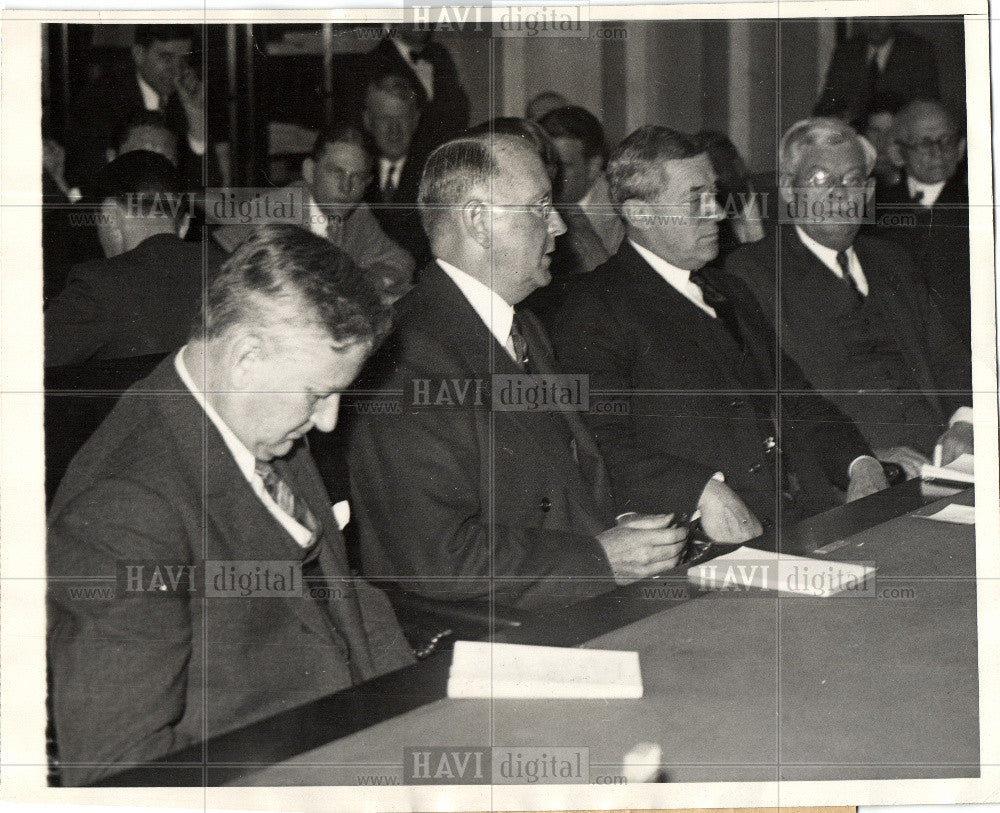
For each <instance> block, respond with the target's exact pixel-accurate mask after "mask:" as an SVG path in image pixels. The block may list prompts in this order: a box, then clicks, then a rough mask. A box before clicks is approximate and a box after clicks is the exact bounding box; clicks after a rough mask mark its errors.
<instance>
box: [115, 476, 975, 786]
mask: <svg viewBox="0 0 1000 813" xmlns="http://www.w3.org/2000/svg"><path fill="white" fill-rule="evenodd" d="M932 498H933V495H929V494H927V493H926V492H922V490H921V485H920V484H919V483H917V482H910V483H906V484H904V485H902V486H899V487H896V488H895V489H890V490H889V491H887V492H883V493H881V494H877V495H874V496H873V497H870V498H867V499H866V500H861V501H858V502H856V503H852V504H850V505H846V506H843V507H842V508H838V509H836V510H835V511H831V512H828V513H827V514H824V515H821V516H820V517H817V518H814V519H812V520H809V521H806V522H805V523H801V524H799V525H797V526H795V527H793V528H787V529H782V531H781V532H780V534H772V535H770V536H769V537H765V538H763V539H761V540H758V541H757V542H756V543H754V544H755V545H756V546H758V547H761V548H765V549H768V548H769V549H777V548H779V547H780V549H781V550H782V551H783V552H789V553H805V552H814V551H818V552H816V553H814V556H815V558H817V559H822V560H826V561H829V562H831V563H835V562H837V561H870V562H874V564H875V565H876V566H877V567H878V571H877V573H876V577H875V580H874V583H872V584H871V585H870V589H868V590H866V591H865V592H864V594H863V595H861V594H856V595H848V596H838V597H833V598H826V599H816V598H805V597H797V596H796V597H790V596H780V597H779V596H778V595H777V594H775V593H764V592H737V593H729V594H727V593H716V592H703V591H699V590H697V589H696V588H694V587H693V586H689V585H688V583H687V581H686V579H684V578H683V575H682V574H677V576H676V577H674V578H669V579H661V580H657V581H655V582H644V583H641V584H636V585H630V586H629V587H626V588H622V589H620V590H616V591H614V592H612V593H609V594H606V595H604V596H599V597H597V598H595V599H592V600H590V601H587V602H583V603H581V604H579V605H575V606H574V607H572V608H569V609H567V610H564V611H559V612H552V613H548V614H546V615H545V616H539V617H537V618H536V619H534V620H533V621H532V623H529V624H526V625H525V626H524V627H522V628H520V629H518V630H514V631H510V632H508V633H505V635H504V637H503V640H508V641H513V642H519V643H532V644H551V645H562V646H566V645H581V644H583V645H585V646H586V647H593V648H601V649H625V650H637V651H638V652H639V653H640V661H641V664H642V672H643V682H644V689H645V691H644V697H643V698H641V699H639V700H614V701H604V700H590V701H582V700H561V701H552V700H548V701H542V700H504V701H498V700H449V699H446V698H445V683H446V680H447V671H448V666H449V663H450V653H447V652H444V653H439V654H438V655H435V656H432V657H431V658H429V659H428V660H426V661H423V662H421V663H419V664H416V665H415V666H413V667H409V668H407V669H405V670H401V671H400V672H396V673H393V674H392V675H386V676H384V677H382V678H379V679H377V680H375V681H371V682H370V683H368V684H365V685H363V686H360V687H356V688H354V689H351V690H348V691H345V692H339V693H337V694H336V695H332V696H330V697H328V698H324V699H322V700H320V701H316V702H314V703H310V704H308V705H307V706H304V707H302V708H301V709H296V710H294V711H292V712H287V713H285V714H282V715H279V716H278V717H275V718H270V719H268V720H265V721H262V722H261V723H258V724H255V725H253V726H249V727H247V728H246V729H242V730H241V731H238V732H233V733H232V734H229V735H224V736H221V737H217V738H215V739H213V740H210V741H209V742H207V743H204V744H202V746H200V747H198V748H195V749H188V751H186V752H181V753H179V754H176V755H174V756H173V757H171V758H169V759H167V760H164V761H162V762H160V763H157V764H155V765H152V766H147V767H142V768H136V769H133V770H131V771H129V772H126V773H124V774H120V775H119V776H118V777H113V778H111V779H110V780H108V782H107V783H106V784H129V785H169V784H195V785H199V784H202V783H207V784H209V785H217V784H254V785H290V784H293V785H298V784H303V785H338V784H346V785H356V784H358V783H359V782H361V781H364V780H363V779H361V777H364V776H371V775H382V776H384V775H390V776H392V775H397V774H398V775H399V776H400V778H402V761H403V749H404V748H406V747H425V746H428V747H429V746H436V745H456V744H463V745H504V746H518V747H520V746H547V747H553V746H572V747H585V748H588V749H589V758H590V765H591V772H592V773H593V772H605V773H607V774H609V775H614V774H620V773H621V762H622V757H623V755H624V754H625V753H626V752H627V751H628V750H629V749H630V748H632V747H633V746H634V745H636V744H638V743H640V742H655V743H658V744H660V745H661V746H662V749H663V755H664V756H663V762H664V770H665V772H666V775H667V776H668V777H669V778H670V779H671V780H674V781H692V782H693V781H758V780H759V781H774V780H777V779H782V780H795V779H881V778H912V777H928V778H930V777H968V776H978V770H979V768H978V763H979V752H978V742H979V733H978V671H977V652H976V593H975V558H974V534H973V528H972V526H962V525H953V524H944V523H938V522H933V521H929V520H927V519H924V518H922V517H920V516H907V514H909V513H910V512H912V511H915V510H916V512H917V513H918V514H926V513H931V511H932V510H935V509H936V507H938V504H937V503H933V504H931V505H930V506H928V507H927V508H921V506H924V505H925V504H927V503H928V501H929V500H930V499H932ZM948 501H958V502H964V503H967V504H971V501H972V492H971V491H967V492H964V493H962V494H960V495H959V496H957V497H955V498H946V499H945V500H944V502H948ZM942 504H943V503H942ZM779 539H780V545H779V544H778V540H779Z"/></svg>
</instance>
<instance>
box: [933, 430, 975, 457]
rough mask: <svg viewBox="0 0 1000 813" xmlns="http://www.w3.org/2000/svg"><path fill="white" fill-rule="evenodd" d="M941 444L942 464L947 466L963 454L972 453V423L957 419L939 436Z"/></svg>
mask: <svg viewBox="0 0 1000 813" xmlns="http://www.w3.org/2000/svg"><path fill="white" fill-rule="evenodd" d="M938 444H939V445H940V446H941V465H942V466H947V465H948V464H949V463H951V461H952V460H957V459H958V458H959V457H961V456H962V455H963V454H972V453H973V452H972V424H971V423H967V422H966V421H955V423H953V424H952V425H951V426H950V427H948V428H947V429H946V430H945V431H944V434H942V435H941V437H940V438H938Z"/></svg>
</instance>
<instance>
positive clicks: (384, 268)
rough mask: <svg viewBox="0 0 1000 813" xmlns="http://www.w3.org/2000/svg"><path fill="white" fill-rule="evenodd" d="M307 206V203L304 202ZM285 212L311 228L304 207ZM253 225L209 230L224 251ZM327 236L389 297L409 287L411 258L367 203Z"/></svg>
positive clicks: (289, 191)
mask: <svg viewBox="0 0 1000 813" xmlns="http://www.w3.org/2000/svg"><path fill="white" fill-rule="evenodd" d="M303 193H304V194H305V201H307V202H308V201H309V200H310V196H309V192H308V188H307V187H305V186H304V185H292V186H287V187H284V188H283V189H279V190H276V191H275V193H274V194H275V196H276V197H277V198H278V199H284V197H285V196H288V195H291V198H290V199H291V200H292V201H297V200H298V195H300V194H303ZM306 205H307V207H308V203H307V204H306ZM289 216H290V218H291V219H293V220H295V219H298V218H299V217H300V216H301V220H299V222H300V223H301V224H302V228H304V229H306V230H311V229H310V226H309V223H308V216H309V214H308V209H307V211H306V212H302V211H300V208H299V207H298V206H297V205H292V206H290V207H289ZM253 229H254V227H253V226H250V225H243V224H233V225H231V226H222V227H220V228H218V229H216V230H215V231H214V232H213V233H212V237H213V238H214V240H215V242H217V243H218V244H219V245H220V246H222V247H223V248H224V249H225V250H226V251H229V252H233V251H236V249H237V248H238V247H239V246H240V245H241V244H242V243H243V242H244V241H245V240H246V239H247V238H248V237H250V235H251V234H252V233H253ZM327 237H328V239H330V240H331V242H332V243H333V244H334V245H336V246H337V247H338V248H342V249H343V250H344V251H345V252H346V253H347V255H348V256H349V257H350V258H351V259H352V260H353V261H354V264H355V265H357V266H358V268H360V269H361V271H362V272H364V274H365V276H366V277H368V278H369V279H370V280H371V281H372V282H373V283H375V285H376V287H377V288H378V289H379V290H382V291H385V292H386V293H387V294H389V295H391V296H393V297H397V298H398V297H400V296H402V295H403V294H404V293H406V292H407V291H408V290H409V289H410V284H411V283H412V282H413V269H414V262H413V257H411V256H410V255H409V254H408V253H407V252H406V251H404V250H403V249H402V248H400V247H399V245H397V244H396V243H395V242H393V241H392V240H390V239H389V237H388V236H387V235H386V233H385V232H384V231H382V227H381V226H380V225H379V223H378V220H376V219H375V216H374V214H372V211H371V209H370V208H369V207H368V204H366V203H364V202H361V203H359V204H358V205H357V207H356V208H355V209H354V211H352V212H351V213H350V214H349V215H348V216H347V217H346V218H345V219H343V220H342V221H341V225H340V228H339V230H338V232H337V233H335V234H334V235H333V237H332V238H330V236H329V235H327Z"/></svg>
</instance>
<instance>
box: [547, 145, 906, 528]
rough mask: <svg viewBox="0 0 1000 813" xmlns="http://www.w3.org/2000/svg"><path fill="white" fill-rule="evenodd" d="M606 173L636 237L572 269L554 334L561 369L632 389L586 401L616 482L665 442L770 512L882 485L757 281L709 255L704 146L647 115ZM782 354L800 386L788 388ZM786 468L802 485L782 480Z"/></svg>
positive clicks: (711, 192)
mask: <svg viewBox="0 0 1000 813" xmlns="http://www.w3.org/2000/svg"><path fill="white" fill-rule="evenodd" d="M608 178H609V183H610V188H611V195H612V199H613V200H614V201H615V202H616V205H617V206H618V208H619V210H620V211H621V212H622V216H623V218H624V220H625V226H626V234H627V239H626V240H625V241H624V242H623V244H622V246H621V248H620V249H619V250H618V253H617V254H615V256H614V257H613V258H612V259H611V260H610V261H609V262H608V263H606V264H605V265H603V266H601V267H600V268H598V269H597V270H596V271H594V272H593V273H592V274H589V275H586V276H581V277H578V278H576V279H575V280H574V281H573V283H572V284H571V285H570V289H569V292H568V294H567V298H566V302H565V304H564V306H563V308H562V310H561V311H560V312H559V313H558V314H557V317H556V318H555V319H554V320H553V325H554V326H553V332H552V339H553V344H554V346H555V349H556V356H557V358H558V360H559V364H560V366H561V367H562V368H563V369H564V370H566V371H567V372H571V373H585V374H587V375H588V376H589V380H590V386H591V387H592V388H593V389H597V390H609V391H614V392H625V393H628V394H627V395H623V396H622V397H621V398H619V399H617V403H620V404H621V405H622V406H623V407H627V408H624V409H608V410H604V411H602V412H599V413H598V412H595V413H590V414H589V415H587V419H588V424H589V426H590V427H591V429H593V431H594V434H595V436H596V437H597V441H598V445H599V446H600V448H601V452H602V453H603V455H604V459H605V460H606V461H607V462H608V466H609V469H610V472H611V477H612V480H613V481H614V482H615V483H616V486H617V488H618V490H620V491H625V490H628V489H631V488H632V487H633V482H634V480H635V479H636V478H638V477H642V476H643V472H642V467H641V466H638V465H637V462H638V461H642V460H646V459H649V458H651V457H655V456H656V455H660V454H663V453H665V452H666V453H669V454H673V455H676V456H678V457H687V458H690V459H691V460H695V461H697V462H698V463H700V464H702V465H704V466H706V467H708V468H709V469H712V470H715V471H718V472H720V473H721V474H722V475H723V476H724V477H725V482H726V483H728V484H729V485H730V486H731V487H732V488H733V489H734V490H735V491H736V493H737V494H739V495H740V497H741V498H742V499H743V500H744V501H745V502H746V503H747V505H748V506H749V507H750V509H751V510H752V511H753V512H754V513H755V514H756V515H757V516H758V517H759V518H760V519H761V521H762V522H763V524H764V525H765V526H770V525H771V524H773V523H774V521H775V520H776V519H777V516H778V515H779V510H778V507H779V506H780V507H781V511H780V514H781V516H783V517H784V518H785V519H786V520H789V519H797V518H800V517H801V516H803V515H805V514H810V513H816V512H818V511H820V510H823V509H825V508H829V507H831V506H832V505H833V504H835V503H836V500H835V498H834V491H835V489H839V490H844V491H847V493H848V496H849V497H852V498H854V497H863V496H866V495H868V494H871V493H874V492H875V491H877V490H879V489H881V488H885V487H886V485H887V483H886V479H885V475H884V474H883V471H882V466H881V465H880V464H879V462H878V461H877V460H875V459H874V458H873V457H871V456H870V455H871V450H870V449H869V448H868V446H867V445H866V444H865V443H864V441H863V439H862V438H861V436H860V435H859V434H858V432H857V430H856V429H855V428H854V427H853V426H852V425H851V424H850V422H849V421H848V419H847V418H845V417H844V416H843V415H842V414H841V413H839V412H838V411H837V410H836V409H835V408H834V407H833V406H832V405H831V404H830V403H829V402H826V401H824V400H823V399H822V398H820V397H818V396H817V395H815V393H812V392H810V391H809V385H808V383H807V382H806V381H805V379H803V378H802V376H801V375H800V374H798V372H797V370H795V369H794V366H793V365H792V364H791V363H790V362H789V361H788V360H787V359H781V360H779V359H778V358H776V357H775V355H774V353H775V349H774V345H775V342H774V339H773V336H772V335H771V331H770V328H769V326H767V324H766V321H765V318H764V316H763V315H762V314H761V313H760V310H759V308H758V307H757V305H756V303H755V301H754V299H753V294H752V293H751V292H750V291H749V290H748V289H747V288H746V286H745V285H742V284H741V283H740V282H739V280H736V279H733V278H731V277H730V276H729V275H727V274H725V273H723V272H720V271H718V270H709V269H708V268H706V267H705V266H707V265H708V264H709V263H711V262H712V261H713V260H714V259H715V257H716V255H717V253H718V221H719V220H720V219H721V218H722V214H721V211H720V209H719V207H718V205H717V203H716V188H715V181H716V179H715V172H714V171H713V169H712V163H711V159H710V158H709V156H708V154H707V153H706V152H705V151H704V147H703V146H702V145H701V144H699V142H697V141H695V140H694V139H692V138H690V137H688V136H686V135H684V134H682V133H678V132H676V131H674V130H670V129H668V128H666V127H656V126H649V127H643V128H640V129H639V130H637V131H636V132H634V133H632V135H630V136H629V137H628V138H626V139H625V140H624V141H623V142H622V144H621V145H620V146H619V147H618V148H617V149H616V150H615V151H614V153H613V154H612V156H611V159H610V162H609V164H608ZM778 363H781V364H782V367H783V369H784V372H785V384H786V387H787V388H788V389H790V390H792V391H793V392H790V393H789V394H787V395H783V396H782V397H780V399H779V397H778V394H777V389H776V381H775V368H776V366H777V364H778ZM776 423H777V424H778V428H779V431H777V432H776V431H775V424H776ZM778 437H780V438H781V439H782V446H783V451H785V452H787V458H786V459H785V461H784V464H785V465H784V466H782V467H779V466H778V465H777V460H776V457H777V454H778V449H777V440H776V438H778ZM789 471H792V472H795V473H796V474H799V475H801V481H800V485H801V487H795V486H793V484H792V478H790V477H788V478H787V482H783V481H781V480H779V477H780V476H781V475H782V474H784V475H786V476H787V474H788V473H789ZM824 480H825V483H824V482H823V481H824ZM816 483H822V484H823V485H822V486H821V487H820V489H819V493H817V488H816V487H815V484H816ZM797 492H803V493H797ZM782 495H784V497H785V498H784V499H783V500H780V501H779V498H781V497H782ZM841 500H842V497H841Z"/></svg>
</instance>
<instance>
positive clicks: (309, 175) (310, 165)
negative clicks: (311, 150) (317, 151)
mask: <svg viewBox="0 0 1000 813" xmlns="http://www.w3.org/2000/svg"><path fill="white" fill-rule="evenodd" d="M315 177H316V162H315V161H313V159H312V157H311V156H310V157H309V158H306V160H305V161H303V162H302V180H303V181H305V182H306V183H307V184H309V186H312V185H313V178H315Z"/></svg>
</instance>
